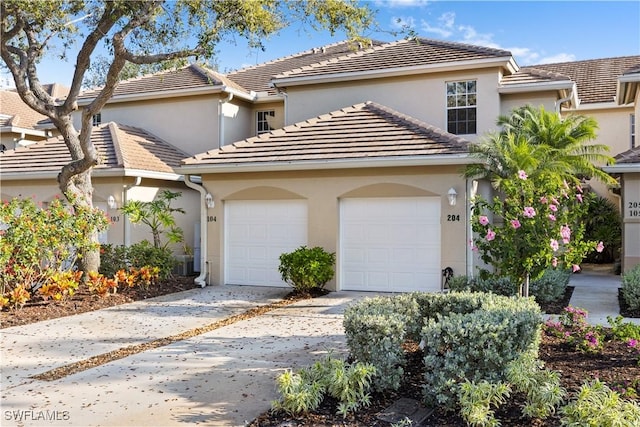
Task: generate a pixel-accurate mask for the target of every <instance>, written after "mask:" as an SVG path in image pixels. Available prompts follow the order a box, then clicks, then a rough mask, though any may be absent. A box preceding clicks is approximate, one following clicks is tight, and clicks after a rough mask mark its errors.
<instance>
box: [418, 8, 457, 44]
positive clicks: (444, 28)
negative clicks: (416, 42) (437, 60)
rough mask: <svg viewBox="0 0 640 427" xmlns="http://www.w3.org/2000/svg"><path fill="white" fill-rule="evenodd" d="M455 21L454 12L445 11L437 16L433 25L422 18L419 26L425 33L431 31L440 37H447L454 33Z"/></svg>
mask: <svg viewBox="0 0 640 427" xmlns="http://www.w3.org/2000/svg"><path fill="white" fill-rule="evenodd" d="M455 21H456V14H455V13H453V12H446V13H443V14H442V15H440V16H439V17H438V20H437V23H436V24H435V25H431V24H430V23H429V22H427V21H425V20H422V24H421V28H422V30H423V31H425V32H427V33H433V34H437V35H438V36H440V37H442V38H448V37H450V36H451V35H452V34H453V33H454V24H455Z"/></svg>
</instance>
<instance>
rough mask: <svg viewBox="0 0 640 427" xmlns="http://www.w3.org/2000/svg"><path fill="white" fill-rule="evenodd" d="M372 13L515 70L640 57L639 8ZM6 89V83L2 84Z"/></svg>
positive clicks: (56, 69) (269, 53)
mask: <svg viewBox="0 0 640 427" xmlns="http://www.w3.org/2000/svg"><path fill="white" fill-rule="evenodd" d="M362 3H366V4H367V5H368V6H369V7H370V8H371V9H373V10H376V11H377V13H376V15H375V16H376V21H377V23H378V27H379V30H378V31H370V32H368V33H366V34H365V36H366V37H369V38H372V39H376V40H380V41H393V40H398V39H400V38H402V36H398V35H393V34H392V32H393V31H397V30H398V29H399V28H400V26H401V24H405V25H407V26H409V27H411V28H412V29H413V31H414V32H415V33H416V34H417V35H419V36H420V37H426V38H432V39H438V40H448V41H455V42H462V43H469V44H476V45H481V46H487V47H494V48H500V49H506V50H509V51H511V53H512V54H513V55H514V58H515V60H516V62H517V63H518V65H520V66H524V65H535V64H542V63H554V62H566V61H578V60H583V59H594V58H609V57H616V56H629V55H640V1H638V0H632V1H426V0H363V1H362ZM345 38H346V37H345V36H344V34H336V35H334V36H333V37H332V36H330V35H329V34H328V33H326V32H325V33H318V32H312V30H310V29H304V28H300V27H299V26H295V25H294V26H292V27H289V28H287V29H286V30H284V31H282V32H281V33H280V34H279V35H276V36H272V37H271V38H270V39H268V40H266V41H265V42H264V45H265V50H264V51H261V50H258V49H250V48H248V47H247V45H246V43H244V42H243V41H242V40H241V39H238V40H236V42H235V43H229V42H226V43H222V44H220V45H219V47H218V57H217V63H218V66H219V71H221V72H229V71H231V70H235V69H238V68H242V67H246V66H250V65H256V64H259V63H262V62H266V61H270V60H273V59H276V58H281V57H283V56H287V55H291V54H294V53H297V52H301V51H304V50H308V49H311V48H314V47H320V46H323V45H326V44H331V43H335V42H338V41H342V40H345ZM39 73H40V76H41V77H40V80H41V81H42V82H46V83H51V82H54V81H55V82H58V83H62V84H67V85H68V84H70V82H71V77H72V75H73V60H69V62H67V63H65V62H61V61H60V60H46V61H44V62H43V63H42V64H41V66H40V68H39ZM2 77H3V78H2V79H1V80H2V82H1V83H2V84H3V85H6V75H3V76H2Z"/></svg>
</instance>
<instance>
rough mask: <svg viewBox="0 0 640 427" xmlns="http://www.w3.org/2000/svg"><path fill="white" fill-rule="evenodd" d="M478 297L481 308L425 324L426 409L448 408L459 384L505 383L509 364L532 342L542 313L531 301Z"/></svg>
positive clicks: (454, 400) (439, 316)
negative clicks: (467, 382)
mask: <svg viewBox="0 0 640 427" xmlns="http://www.w3.org/2000/svg"><path fill="white" fill-rule="evenodd" d="M462 295H463V296H464V294H462ZM472 295H473V294H471V296H472ZM478 295H481V296H482V297H481V298H482V305H481V307H480V308H479V309H478V310H476V311H473V312H471V313H451V314H449V315H447V316H441V315H438V316H437V317H436V318H435V319H433V318H432V319H428V320H426V323H425V326H424V328H423V330H422V340H423V341H422V342H423V343H424V354H425V356H424V363H425V368H426V372H425V387H424V397H425V403H427V404H429V405H435V404H439V405H443V406H445V407H446V408H448V409H453V407H454V406H455V404H456V395H457V392H458V388H459V384H461V383H462V382H464V381H466V380H469V381H471V382H479V381H482V380H487V381H489V382H492V383H497V382H500V381H504V379H505V375H506V374H505V371H506V369H507V366H508V364H509V363H510V362H512V361H513V360H515V359H517V358H518V357H519V356H520V354H521V353H522V352H524V351H525V350H527V348H528V347H529V346H530V345H531V344H532V343H533V342H534V341H535V340H536V336H537V330H538V327H539V325H540V324H541V313H540V308H539V306H538V305H537V304H536V303H535V302H534V301H533V299H532V298H508V297H504V296H498V295H492V294H478Z"/></svg>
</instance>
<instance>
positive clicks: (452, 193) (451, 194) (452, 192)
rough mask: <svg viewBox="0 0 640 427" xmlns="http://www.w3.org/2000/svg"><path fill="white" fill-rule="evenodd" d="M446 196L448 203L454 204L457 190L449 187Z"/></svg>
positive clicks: (456, 198)
mask: <svg viewBox="0 0 640 427" xmlns="http://www.w3.org/2000/svg"><path fill="white" fill-rule="evenodd" d="M447 198H448V199H449V205H451V206H455V205H456V201H457V200H458V192H457V191H456V189H455V188H453V187H451V188H450V189H449V191H447Z"/></svg>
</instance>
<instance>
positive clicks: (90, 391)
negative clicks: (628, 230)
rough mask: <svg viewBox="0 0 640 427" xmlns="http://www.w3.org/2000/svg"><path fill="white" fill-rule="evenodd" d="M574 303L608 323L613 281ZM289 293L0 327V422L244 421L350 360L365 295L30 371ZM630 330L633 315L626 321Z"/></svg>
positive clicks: (602, 277)
mask: <svg viewBox="0 0 640 427" xmlns="http://www.w3.org/2000/svg"><path fill="white" fill-rule="evenodd" d="M570 284H571V285H573V286H575V290H574V293H573V297H572V299H571V305H573V306H576V307H581V308H584V309H586V310H587V311H588V312H589V318H588V320H589V321H590V322H591V323H594V324H603V325H606V324H607V321H606V317H607V315H611V316H614V317H615V316H616V315H617V313H618V305H617V304H618V303H617V288H618V287H619V286H620V277H619V276H611V275H607V274H594V273H588V272H585V273H581V274H576V275H573V276H572V277H571V282H570ZM287 292H288V289H278V288H262V287H246V286H222V287H207V288H204V289H194V290H190V291H186V292H181V293H179V294H174V295H170V296H165V297H160V298H154V299H151V300H147V301H143V302H136V303H132V304H126V305H122V306H118V307H112V308H109V309H104V310H99V311H95V312H91V313H84V314H80V315H76V316H71V317H66V318H61V319H53V320H48V321H43V322H39V323H36V324H32V325H26V326H18V327H12V328H6V329H2V330H0V342H1V343H2V344H1V345H2V348H1V353H0V355H1V359H0V360H1V366H2V372H1V379H2V381H1V385H2V389H1V393H0V398H1V400H0V405H1V407H0V409H1V411H0V417H1V418H0V419H1V421H0V424H1V425H2V426H178V425H206V426H243V425H245V424H246V422H248V421H251V420H252V419H253V418H255V417H256V416H258V415H259V414H261V413H262V412H264V411H266V410H268V409H269V407H270V402H271V401H272V400H273V399H276V398H277V397H278V396H277V393H276V389H275V382H274V380H275V378H276V376H277V375H278V374H279V373H281V372H282V371H283V370H284V369H287V368H294V369H296V368H300V367H303V366H307V365H309V364H310V363H312V362H313V361H316V360H318V359H319V358H321V357H322V356H323V355H326V354H327V353H330V352H333V353H334V354H336V355H346V353H347V349H346V343H345V337H344V330H343V328H342V313H343V312H344V309H345V307H347V306H348V305H349V304H351V303H353V302H354V301H356V300H358V299H360V298H362V297H365V296H373V294H371V293H356V292H334V293H331V294H329V295H327V296H325V297H322V298H316V299H313V300H305V301H299V302H297V303H295V304H292V305H290V306H287V307H284V308H281V309H277V310H273V311H271V312H268V313H266V314H264V315H261V316H258V317H254V318H252V319H248V320H244V321H240V322H237V323H234V324H232V325H229V326H225V327H222V328H219V329H216V330H213V331H211V332H208V333H204V334H201V335H198V336H195V337H193V338H190V339H186V340H183V341H179V342H176V343H173V344H170V345H167V346H164V347H159V348H156V349H153V350H148V351H145V352H142V353H138V354H135V355H132V356H128V357H125V358H123V359H119V360H115V361H113V362H110V363H107V364H104V365H101V366H98V367H96V368H92V369H89V370H86V371H84V372H79V373H76V374H73V375H69V376H67V377H65V378H61V379H59V380H55V381H51V382H46V381H38V380H34V379H32V378H30V377H31V376H33V375H36V374H40V373H43V372H45V371H48V370H51V369H54V368H57V367H60V366H64V365H68V364H70V363H74V362H77V361H81V360H85V359H87V358H89V357H91V356H96V355H100V354H103V353H106V352H109V351H113V350H117V349H119V348H123V347H126V346H130V345H135V344H140V343H143V342H148V341H152V340H154V339H156V338H162V337H168V336H171V335H176V334H178V333H181V332H184V331H187V330H190V329H193V328H196V327H204V326H206V325H209V324H212V323H214V322H216V321H218V320H221V319H224V318H227V317H229V316H231V315H234V314H238V313H241V312H243V311H245V310H247V309H250V308H253V307H255V306H257V305H262V304H267V303H269V302H272V301H276V300H278V299H280V298H281V297H282V296H284V295H285V294H286V293H287ZM633 321H634V322H636V323H639V322H640V319H634V320H633Z"/></svg>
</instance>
